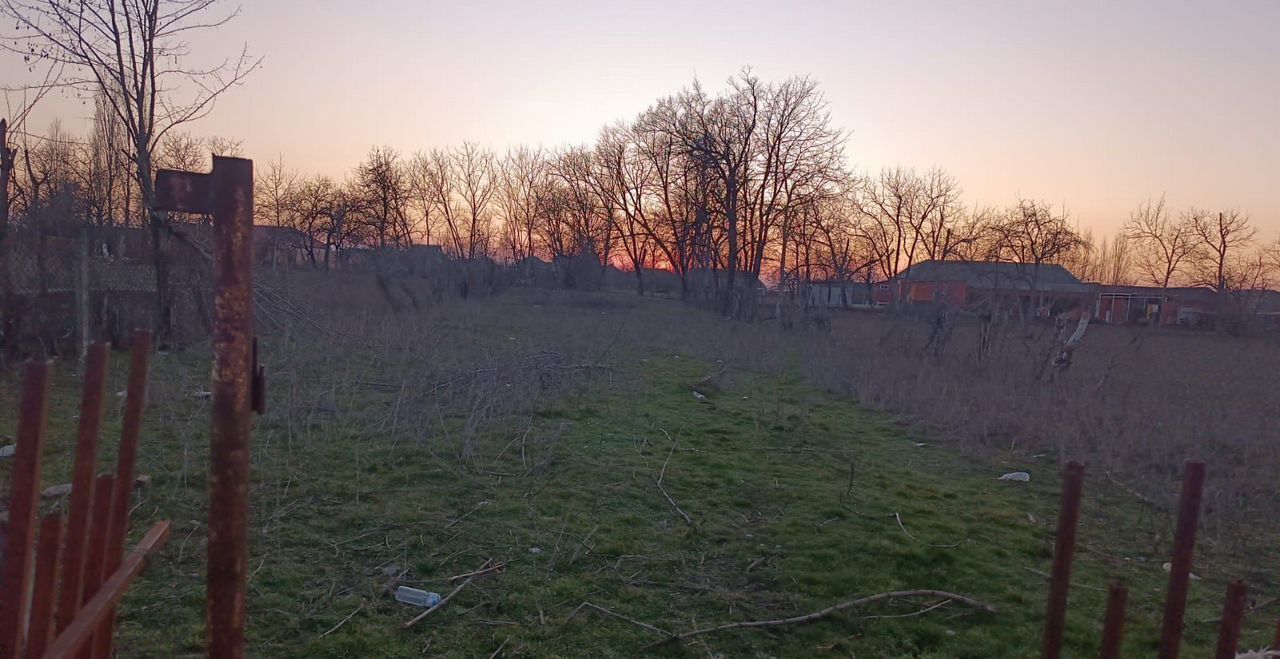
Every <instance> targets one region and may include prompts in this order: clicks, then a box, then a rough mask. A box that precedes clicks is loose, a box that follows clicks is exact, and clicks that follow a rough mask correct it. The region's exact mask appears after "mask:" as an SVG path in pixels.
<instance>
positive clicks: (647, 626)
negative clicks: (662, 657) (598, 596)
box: [564, 602, 675, 640]
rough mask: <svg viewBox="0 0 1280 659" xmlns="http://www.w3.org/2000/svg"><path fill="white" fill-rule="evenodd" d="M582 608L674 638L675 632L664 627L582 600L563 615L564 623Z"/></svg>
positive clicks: (575, 615) (567, 622)
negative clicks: (576, 606) (566, 614)
mask: <svg viewBox="0 0 1280 659" xmlns="http://www.w3.org/2000/svg"><path fill="white" fill-rule="evenodd" d="M583 609H592V610H595V611H598V612H600V613H603V614H605V615H608V616H613V617H615V618H617V619H619V620H625V621H627V622H629V623H631V624H633V625H637V626H639V627H644V628H645V629H648V630H649V631H653V632H657V633H659V634H662V635H663V636H666V637H668V640H670V639H671V638H675V634H672V633H671V632H669V631H666V630H664V629H659V628H657V627H654V626H653V625H650V624H649V623H647V622H640V621H639V620H636V619H635V618H628V617H627V616H624V615H622V614H621V613H615V612H613V611H610V610H609V609H606V608H604V607H603V606H597V605H595V604H592V603H591V602H583V603H582V604H579V605H578V608H576V609H574V610H573V611H572V612H571V613H570V614H569V615H568V616H565V619H564V622H565V624H566V625H567V624H569V621H571V620H573V619H574V618H575V617H577V615H578V614H579V613H581V612H582V610H583Z"/></svg>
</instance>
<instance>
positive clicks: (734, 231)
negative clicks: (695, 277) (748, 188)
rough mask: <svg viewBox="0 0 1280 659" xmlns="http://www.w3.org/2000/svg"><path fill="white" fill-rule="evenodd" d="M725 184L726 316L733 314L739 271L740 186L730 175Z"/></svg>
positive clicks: (724, 303) (724, 304)
mask: <svg viewBox="0 0 1280 659" xmlns="http://www.w3.org/2000/svg"><path fill="white" fill-rule="evenodd" d="M728 178H729V180H728V181H726V182H725V205H724V207H725V219H726V220H727V221H728V224H729V280H728V283H727V285H726V286H725V292H724V299H723V302H722V305H723V311H724V313H725V315H730V314H732V312H733V308H732V304H733V296H734V294H735V293H736V291H735V290H734V284H735V281H734V278H735V275H736V274H737V271H738V184H737V181H736V180H735V179H734V178H733V175H730V176H729V177H728Z"/></svg>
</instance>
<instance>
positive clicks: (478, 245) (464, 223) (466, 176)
mask: <svg viewBox="0 0 1280 659" xmlns="http://www.w3.org/2000/svg"><path fill="white" fill-rule="evenodd" d="M496 160H497V159H496V158H495V156H494V155H493V152H492V151H489V150H487V149H482V148H480V146H479V145H477V144H475V143H473V142H463V144H462V146H461V147H459V148H458V149H456V150H455V151H454V152H453V153H452V155H451V158H450V165H451V170H452V173H453V178H454V180H455V181H456V183H457V196H458V201H459V206H460V207H461V209H462V216H461V217H460V218H458V221H456V225H457V226H455V227H454V228H453V232H454V242H455V243H456V244H457V246H458V255H459V256H460V257H462V258H465V259H467V260H473V259H475V258H476V257H479V256H484V255H487V254H488V253H489V245H490V239H491V238H492V234H491V229H492V226H491V221H492V215H491V208H490V206H491V204H492V202H493V198H494V194H495V192H496V191H497V188H498V186H497V181H496V176H495V172H494V169H495V167H496Z"/></svg>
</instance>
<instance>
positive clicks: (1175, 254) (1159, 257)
mask: <svg viewBox="0 0 1280 659" xmlns="http://www.w3.org/2000/svg"><path fill="white" fill-rule="evenodd" d="M1124 234H1125V235H1126V236H1127V237H1128V238H1129V240H1130V241H1132V242H1133V244H1134V247H1135V250H1134V251H1135V254H1134V264H1135V265H1136V267H1137V270H1138V272H1139V273H1140V274H1141V275H1142V277H1143V278H1144V279H1146V280H1147V281H1149V282H1151V283H1152V284H1153V285H1155V286H1159V287H1160V288H1163V289H1167V288H1169V286H1170V285H1172V283H1173V282H1174V280H1175V279H1176V278H1177V277H1178V276H1179V275H1180V274H1182V272H1183V268H1184V267H1185V266H1186V261H1187V258H1188V257H1189V256H1190V255H1191V253H1192V251H1193V249H1194V247H1195V242H1194V232H1193V230H1192V226H1191V221H1190V216H1186V215H1184V216H1183V217H1182V218H1181V219H1180V220H1178V221H1176V222H1175V221H1172V220H1171V219H1170V218H1169V210H1168V208H1167V207H1166V206H1165V200H1164V197H1160V199H1158V200H1155V201H1152V200H1147V201H1145V202H1143V203H1142V204H1140V205H1139V206H1138V208H1137V209H1135V210H1134V211H1133V213H1131V214H1130V215H1129V221H1128V222H1127V223H1126V224H1125V226H1124Z"/></svg>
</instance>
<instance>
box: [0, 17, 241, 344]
mask: <svg viewBox="0 0 1280 659" xmlns="http://www.w3.org/2000/svg"><path fill="white" fill-rule="evenodd" d="M218 6H219V2H218V0H82V1H79V2H65V1H64V0H0V15H2V16H4V17H5V18H8V19H11V20H12V21H14V23H15V25H16V32H15V33H14V34H11V35H8V36H7V37H5V38H4V40H3V44H4V47H5V48H6V49H8V50H9V51H11V52H13V53H16V54H18V55H20V56H23V57H28V58H35V59H38V60H42V61H47V62H50V63H51V64H56V65H58V66H59V67H60V69H59V70H60V73H61V76H60V78H59V79H58V80H56V81H55V84H57V85H60V86H62V87H64V88H71V89H74V90H76V91H79V92H82V93H85V94H98V93H101V94H102V97H103V98H104V99H106V100H107V101H108V102H109V103H110V105H111V108H112V110H113V111H114V113H115V114H116V116H117V117H119V119H120V121H121V124H122V125H123V126H124V130H125V132H126V134H127V136H128V138H129V142H130V144H131V147H132V148H131V152H130V156H131V158H132V160H133V167H134V174H135V177H136V179H137V183H138V188H139V192H140V195H141V202H142V206H143V209H144V210H145V211H146V212H147V215H148V223H149V225H150V227H151V234H152V250H153V256H154V257H155V261H156V264H155V265H156V268H155V269H156V293H157V294H156V302H157V323H158V324H160V325H161V329H165V325H164V323H165V321H164V319H165V318H166V317H167V313H166V310H167V306H168V301H167V297H168V282H167V268H166V266H165V264H164V261H163V258H161V255H162V248H161V244H162V240H163V234H164V231H163V230H164V229H165V228H166V225H167V221H168V218H167V216H166V215H164V214H162V213H160V212H158V211H157V210H156V197H155V189H154V180H153V179H154V171H153V167H154V155H155V151H156V148H157V147H158V145H159V144H160V143H161V142H162V141H163V140H164V138H165V136H166V135H168V134H169V133H170V132H172V131H173V130H174V129H175V128H177V127H179V126H182V125H184V124H188V123H190V122H192V121H195V120H197V119H200V118H201V117H204V116H205V115H207V114H208V113H209V112H210V111H211V110H212V109H213V107H214V104H215V103H216V101H217V99H218V98H219V97H221V96H222V95H223V94H224V93H226V92H227V91H228V90H229V89H231V88H232V87H234V86H236V85H237V84H239V83H240V82H241V81H242V80H244V78H245V76H247V75H249V74H250V73H251V72H252V71H253V70H254V69H256V68H257V66H258V64H259V63H260V62H261V60H260V59H255V58H252V57H250V56H249V55H248V52H247V47H245V48H242V49H241V50H240V52H239V54H238V55H236V56H233V57H230V58H228V59H227V60H225V61H223V62H222V63H221V64H219V65H216V66H212V67H200V66H197V65H193V64H192V63H191V62H190V55H191V48H190V42H189V41H188V39H189V38H191V36H192V35H193V34H195V33H197V32H202V31H208V30H213V29H216V28H218V27H220V26H222V25H224V24H226V23H227V22H228V21H230V20H231V19H232V18H234V17H235V16H236V14H237V12H236V11H229V12H222V13H219V8H218Z"/></svg>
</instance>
